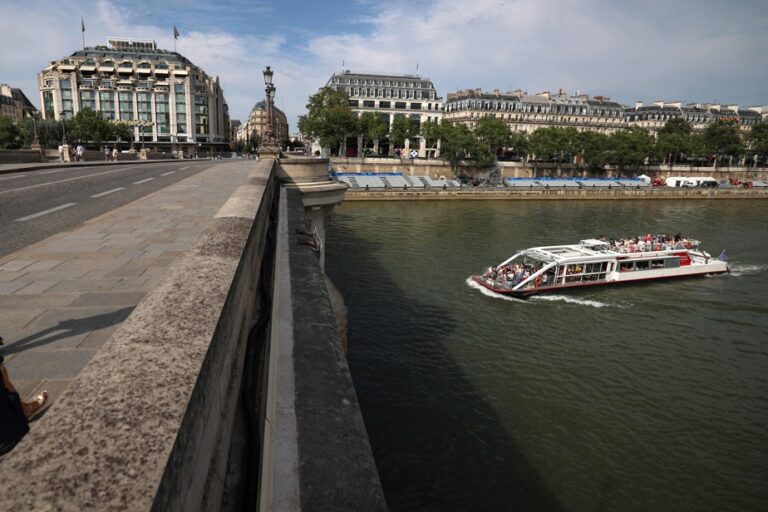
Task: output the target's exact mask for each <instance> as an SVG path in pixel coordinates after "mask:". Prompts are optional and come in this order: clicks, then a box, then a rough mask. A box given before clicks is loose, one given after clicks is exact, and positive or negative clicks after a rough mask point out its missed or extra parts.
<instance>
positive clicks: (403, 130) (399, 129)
mask: <svg viewBox="0 0 768 512" xmlns="http://www.w3.org/2000/svg"><path fill="white" fill-rule="evenodd" d="M418 134H419V127H418V121H414V120H412V119H410V118H408V117H406V116H405V115H403V114H396V115H395V118H394V119H393V120H392V130H391V131H390V134H389V137H390V139H391V140H392V144H394V146H395V147H396V148H403V147H405V141H406V139H413V138H414V137H416V136H417V135H418Z"/></svg>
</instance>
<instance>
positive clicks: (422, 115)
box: [326, 70, 443, 157]
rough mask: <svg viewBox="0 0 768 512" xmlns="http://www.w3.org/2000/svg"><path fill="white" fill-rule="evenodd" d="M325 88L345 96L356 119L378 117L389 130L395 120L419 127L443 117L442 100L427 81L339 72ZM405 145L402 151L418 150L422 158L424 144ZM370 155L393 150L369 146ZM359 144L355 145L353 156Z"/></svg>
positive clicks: (407, 143)
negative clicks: (370, 114) (364, 115)
mask: <svg viewBox="0 0 768 512" xmlns="http://www.w3.org/2000/svg"><path fill="white" fill-rule="evenodd" d="M326 87H330V88H332V89H335V90H337V91H343V92H345V93H346V94H347V96H349V107H350V109H351V110H352V112H354V113H355V114H356V115H358V116H360V115H361V114H362V113H363V112H373V113H375V114H377V115H379V116H380V117H381V119H382V120H384V121H385V122H386V123H387V124H388V125H389V127H390V129H391V127H392V123H393V122H394V120H395V117H396V116H406V117H408V118H409V119H411V120H413V121H414V122H416V123H418V125H419V126H421V124H422V123H425V122H427V121H439V120H440V119H441V118H442V116H443V103H442V99H441V98H440V97H439V96H438V94H437V90H436V89H435V86H434V84H433V83H432V81H431V80H429V79H428V78H423V77H421V76H419V75H380V74H370V73H352V72H351V71H349V70H343V71H342V72H340V73H334V74H333V76H331V78H330V79H329V80H328V83H327V84H326ZM418 139H419V140H418V141H406V149H409V148H411V147H413V148H418V152H419V156H421V157H423V156H426V151H427V149H426V146H425V143H424V140H423V139H422V138H421V137H418ZM373 144H374V146H373V148H372V149H373V152H374V153H384V154H387V153H391V151H392V150H393V149H394V148H390V147H389V146H388V144H386V145H385V144H382V146H384V147H379V144H378V142H374V143H373ZM361 145H362V141H361V140H358V141H357V148H358V149H357V154H360V153H361V152H362V151H363V150H364V148H361V147H360V146H361Z"/></svg>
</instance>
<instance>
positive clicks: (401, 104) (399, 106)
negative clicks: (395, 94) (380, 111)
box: [395, 101, 405, 109]
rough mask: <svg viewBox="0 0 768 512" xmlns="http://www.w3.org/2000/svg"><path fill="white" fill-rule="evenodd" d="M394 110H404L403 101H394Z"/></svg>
mask: <svg viewBox="0 0 768 512" xmlns="http://www.w3.org/2000/svg"><path fill="white" fill-rule="evenodd" d="M395 108H401V109H404V108H405V102H404V101H396V102H395Z"/></svg>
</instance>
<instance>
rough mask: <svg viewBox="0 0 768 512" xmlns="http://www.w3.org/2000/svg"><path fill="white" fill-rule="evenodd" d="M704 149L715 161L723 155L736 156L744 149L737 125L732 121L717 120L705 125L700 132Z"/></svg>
mask: <svg viewBox="0 0 768 512" xmlns="http://www.w3.org/2000/svg"><path fill="white" fill-rule="evenodd" d="M702 137H703V142H704V149H705V150H706V152H707V153H708V154H709V155H711V156H712V157H714V159H715V163H717V161H718V160H720V159H721V158H722V157H724V156H738V155H739V154H741V153H742V152H743V150H744V145H743V144H742V142H741V137H740V136H739V127H738V126H737V125H736V123H735V122H734V121H724V120H721V119H719V120H717V121H715V122H714V123H711V124H709V125H707V127H706V128H704V133H703V134H702Z"/></svg>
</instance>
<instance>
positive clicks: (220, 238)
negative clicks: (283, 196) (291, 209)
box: [0, 161, 276, 511]
mask: <svg viewBox="0 0 768 512" xmlns="http://www.w3.org/2000/svg"><path fill="white" fill-rule="evenodd" d="M275 190H276V186H275V181H274V180H273V162H270V161H265V162H259V163H256V162H254V169H253V171H252V172H251V174H250V176H249V180H248V182H247V183H245V184H244V185H243V186H241V187H240V188H239V189H238V190H237V191H236V192H235V194H234V195H233V196H232V197H231V198H230V199H229V200H228V201H227V203H226V204H225V205H224V206H223V207H222V208H221V210H220V211H219V213H218V214H217V215H216V217H215V219H213V220H212V221H211V223H210V224H209V226H208V227H207V228H206V230H205V231H204V232H203V234H202V235H201V236H200V237H199V238H198V239H197V241H196V242H195V243H194V244H193V246H192V247H191V248H190V250H189V251H188V252H187V253H185V255H184V256H182V257H181V258H180V260H179V261H178V262H177V263H176V264H174V265H173V267H172V268H171V269H170V270H169V273H168V275H167V276H166V278H165V279H164V280H163V281H162V282H161V284H160V285H158V287H157V288H156V289H155V290H153V291H152V292H151V293H150V294H148V295H147V296H146V297H145V298H144V299H143V300H142V301H141V302H140V303H139V305H138V306H137V307H136V309H135V310H134V311H133V313H132V314H131V315H130V316H129V317H128V319H126V321H125V322H124V323H123V324H122V325H121V326H120V328H119V329H118V330H117V331H116V332H115V334H114V335H113V336H112V337H111V338H110V340H109V341H108V342H107V343H106V344H105V345H104V347H103V348H102V349H101V350H100V351H99V353H98V354H97V355H96V356H95V357H94V359H93V360H92V361H91V362H90V363H89V364H88V365H87V366H86V368H84V369H83V371H82V372H81V373H80V375H78V377H77V378H76V379H75V381H74V382H73V383H72V385H71V386H70V387H69V388H68V389H67V390H66V391H65V392H64V394H63V395H62V396H61V398H60V399H59V400H58V401H57V402H56V403H55V404H53V406H52V407H51V410H50V411H49V412H48V414H46V415H45V417H44V418H42V419H41V420H40V421H39V422H38V423H37V424H36V425H35V428H34V429H33V430H32V431H31V432H30V434H28V435H27V436H26V437H25V438H24V439H23V440H22V441H21V443H20V444H19V445H18V446H17V447H16V449H15V450H14V451H13V452H12V453H10V454H9V456H8V457H7V458H6V459H5V460H4V461H3V463H2V464H1V465H0V495H2V497H3V498H2V502H3V504H2V508H5V509H8V510H99V511H103V510H149V509H153V508H154V509H157V510H216V509H218V508H219V506H220V503H221V496H222V493H223V492H224V481H225V476H226V470H227V460H226V459H227V454H228V451H229V450H228V448H229V445H230V437H231V432H232V422H233V418H234V416H235V411H236V409H237V404H238V397H239V390H240V384H241V372H242V370H243V357H244V353H245V346H246V341H247V339H248V335H249V331H250V329H251V326H252V325H253V324H254V322H255V319H254V318H253V317H252V315H253V311H254V308H253V302H254V300H255V290H254V288H255V283H256V282H257V281H258V275H257V274H258V272H259V271H260V267H261V265H260V261H261V257H262V256H263V243H264V240H263V237H264V235H265V233H266V227H267V223H268V222H269V217H270V216H269V210H270V209H271V201H272V200H273V197H274V193H275Z"/></svg>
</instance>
